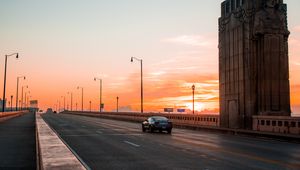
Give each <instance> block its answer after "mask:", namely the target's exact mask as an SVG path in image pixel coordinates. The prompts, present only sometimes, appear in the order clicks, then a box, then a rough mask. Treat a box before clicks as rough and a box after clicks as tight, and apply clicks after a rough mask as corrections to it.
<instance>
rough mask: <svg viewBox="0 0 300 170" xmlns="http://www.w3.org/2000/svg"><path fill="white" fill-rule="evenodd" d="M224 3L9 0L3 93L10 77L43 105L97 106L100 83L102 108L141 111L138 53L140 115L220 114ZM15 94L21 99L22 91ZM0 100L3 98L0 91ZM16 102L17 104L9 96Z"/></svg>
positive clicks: (296, 24) (295, 59) (295, 42)
mask: <svg viewBox="0 0 300 170" xmlns="http://www.w3.org/2000/svg"><path fill="white" fill-rule="evenodd" d="M222 1H223V0H210V1H199V0H185V1H182V0H164V1H162V0H151V1H150V0H148V1H141V0H89V1H83V0H51V1H38V0H27V1H22V0H10V1H2V2H1V3H0V4H1V5H0V22H1V27H0V37H1V39H0V47H1V48H0V56H2V57H0V66H1V67H0V90H1V93H0V94H2V92H3V71H4V56H5V54H10V53H14V52H18V53H19V54H20V59H19V60H15V59H14V58H9V60H8V74H7V76H8V81H7V92H6V94H7V95H6V96H7V98H8V97H9V96H11V95H13V96H14V98H15V96H16V94H15V93H16V77H17V76H23V75H25V76H26V78H27V79H26V80H25V81H22V84H23V85H28V86H29V89H30V91H31V95H32V98H31V99H37V100H39V106H40V107H42V108H44V109H45V108H47V107H54V106H55V104H56V103H57V100H59V99H60V100H61V106H62V105H63V104H62V102H63V101H62V99H61V96H63V95H65V96H66V97H67V98H66V99H67V103H69V97H68V95H67V92H70V91H72V92H73V98H74V100H73V108H75V103H76V102H77V103H78V108H80V106H81V105H80V104H81V98H80V96H81V93H80V91H79V90H77V89H76V87H77V86H82V87H84V101H85V103H84V105H85V109H89V101H92V108H93V110H98V108H99V107H98V106H97V104H98V103H99V82H95V81H93V78H94V77H99V78H102V79H103V102H104V103H105V110H106V111H107V110H108V111H109V110H115V108H116V97H117V96H119V97H120V99H119V106H120V109H119V110H126V111H129V110H132V111H139V110H140V84H139V83H140V67H139V63H137V62H134V63H131V62H130V57H132V56H135V57H138V58H142V59H143V64H144V104H145V106H144V107H145V111H163V108H164V107H176V108H186V109H188V108H190V109H191V108H192V89H191V86H192V85H193V84H195V85H196V91H195V101H196V110H198V111H203V110H210V111H212V112H218V108H219V103H218V98H219V93H218V92H219V91H218V88H219V86H218V78H219V77H218V18H219V16H220V5H221V2H222ZM284 2H285V3H287V6H288V27H289V30H290V32H291V35H290V38H289V62H290V63H289V64H290V86H291V104H292V111H293V112H296V113H300V77H299V75H300V58H299V55H300V48H299V47H300V16H299V10H300V1H298V0H284ZM19 96H20V95H19ZM1 98H2V95H1ZM13 103H14V105H15V101H13Z"/></svg>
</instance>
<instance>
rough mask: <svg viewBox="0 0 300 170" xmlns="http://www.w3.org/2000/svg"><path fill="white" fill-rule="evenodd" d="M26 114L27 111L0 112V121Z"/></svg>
mask: <svg viewBox="0 0 300 170" xmlns="http://www.w3.org/2000/svg"><path fill="white" fill-rule="evenodd" d="M25 113H28V111H17V112H0V121H4V120H7V119H10V118H14V117H17V116H20V115H23V114H25Z"/></svg>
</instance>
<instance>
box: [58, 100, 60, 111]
mask: <svg viewBox="0 0 300 170" xmlns="http://www.w3.org/2000/svg"><path fill="white" fill-rule="evenodd" d="M58 113H60V99H59V100H58Z"/></svg>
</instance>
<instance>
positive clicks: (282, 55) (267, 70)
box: [219, 0, 291, 129]
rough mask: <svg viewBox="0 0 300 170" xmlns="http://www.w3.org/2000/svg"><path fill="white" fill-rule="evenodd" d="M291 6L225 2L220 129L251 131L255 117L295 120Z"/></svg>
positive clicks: (258, 0) (270, 1) (272, 0)
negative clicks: (289, 22) (290, 58)
mask: <svg viewBox="0 0 300 170" xmlns="http://www.w3.org/2000/svg"><path fill="white" fill-rule="evenodd" d="M288 37H289V31H288V27H287V5H286V4H284V3H283V0H251V1H250V0H226V1H224V2H223V3H222V5H221V17H220V18H219V74H220V75H219V79H220V81H219V82H220V125H221V126H222V127H228V128H246V129H251V128H252V116H253V115H260V116H290V114H291V109H290V85H289V64H288Z"/></svg>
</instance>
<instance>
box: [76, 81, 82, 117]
mask: <svg viewBox="0 0 300 170" xmlns="http://www.w3.org/2000/svg"><path fill="white" fill-rule="evenodd" d="M77 89H78V90H79V89H81V111H82V112H83V87H79V86H78V87H77Z"/></svg>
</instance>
